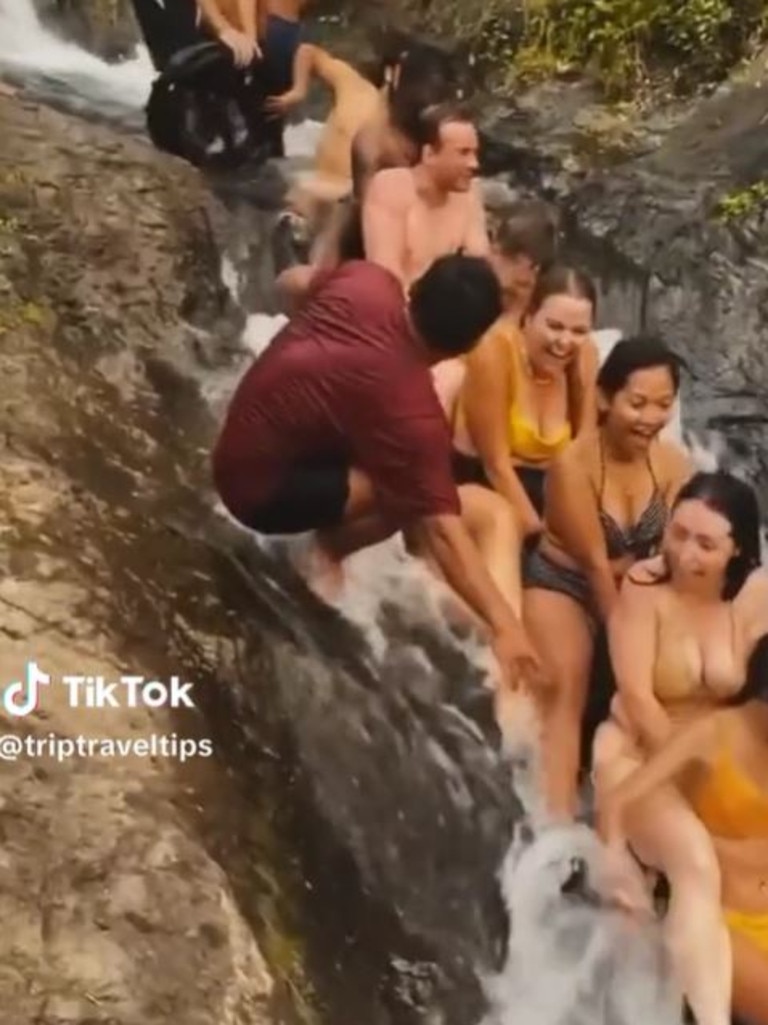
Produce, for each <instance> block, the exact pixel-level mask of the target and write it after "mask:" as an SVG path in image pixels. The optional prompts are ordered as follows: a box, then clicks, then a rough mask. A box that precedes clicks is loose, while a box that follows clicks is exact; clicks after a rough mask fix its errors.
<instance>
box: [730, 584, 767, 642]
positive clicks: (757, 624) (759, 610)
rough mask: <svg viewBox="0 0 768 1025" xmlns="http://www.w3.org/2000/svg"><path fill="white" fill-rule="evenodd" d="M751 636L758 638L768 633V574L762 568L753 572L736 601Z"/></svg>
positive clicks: (735, 604)
mask: <svg viewBox="0 0 768 1025" xmlns="http://www.w3.org/2000/svg"><path fill="white" fill-rule="evenodd" d="M734 607H736V608H738V609H739V610H740V613H741V615H742V616H743V617H744V619H745V620H746V623H747V630H748V632H749V634H750V635H752V636H753V637H755V638H757V637H760V636H762V635H763V634H764V633H768V573H766V571H765V570H764V569H763V568H762V567H761V568H760V569H755V570H753V571H752V572H751V573H750V574H749V576H748V577H747V579H746V581H745V582H744V585H743V587H742V588H741V590H740V591H739V593H738V594H737V595H736V598H735V599H734Z"/></svg>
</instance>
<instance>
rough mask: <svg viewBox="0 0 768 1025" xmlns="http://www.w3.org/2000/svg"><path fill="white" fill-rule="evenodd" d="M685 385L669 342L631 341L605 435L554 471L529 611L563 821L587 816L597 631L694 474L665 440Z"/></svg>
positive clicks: (612, 390)
mask: <svg viewBox="0 0 768 1025" xmlns="http://www.w3.org/2000/svg"><path fill="white" fill-rule="evenodd" d="M679 383H680V370H679V364H678V361H677V359H676V357H675V356H674V355H673V354H672V353H671V352H670V351H669V350H668V349H667V348H666V346H664V345H663V344H662V343H661V342H659V341H657V340H655V339H649V338H633V339H627V340H625V341H622V342H619V343H618V344H617V345H616V346H615V347H614V348H613V350H612V351H611V353H610V355H609V356H608V358H607V359H606V361H605V363H604V364H603V366H602V368H601V370H600V374H599V376H598V380H597V385H598V411H599V420H598V427H597V429H596V430H595V431H590V432H588V433H586V434H582V435H581V436H580V437H579V438H577V439H576V440H575V441H574V442H572V443H571V444H570V445H569V446H568V447H567V448H566V449H565V450H564V451H563V452H562V453H561V455H560V456H558V457H557V458H556V459H555V461H554V462H553V463H552V465H551V467H550V470H549V472H548V474H547V482H546V487H545V509H544V523H545V529H544V534H543V536H542V540H541V542H540V544H539V546H538V547H537V548H536V549H535V550H534V551H533V552H532V553H530V555H529V556H527V557H526V559H525V561H524V565H523V586H524V588H525V590H524V592H523V613H524V618H525V623H526V627H527V628H528V630H529V631H530V637H531V639H532V640H533V642H534V644H535V645H536V647H537V648H538V650H539V652H540V655H541V658H542V660H543V661H544V663H545V669H546V670H548V672H547V674H546V675H547V678H548V680H549V681H550V684H551V686H550V688H549V689H548V690H547V691H545V692H541V693H540V694H538V695H537V697H538V698H539V699H540V700H539V706H540V714H541V720H542V731H543V736H542V763H543V766H542V767H543V771H544V785H545V791H546V794H547V799H548V804H549V808H550V811H551V813H552V814H553V815H555V816H558V817H565V818H570V817H571V816H572V815H574V814H575V811H576V800H577V778H578V767H579V756H580V743H581V742H580V733H581V725H582V718H583V716H584V712H585V708H586V702H587V687H588V682H589V675H590V669H591V665H592V659H593V655H594V647H595V635H596V632H597V627H598V625H599V624H600V623H604V622H605V621H606V620H607V618H608V616H609V615H610V613H611V610H612V608H613V605H614V603H615V601H616V598H617V596H618V584H619V582H620V580H621V578H622V576H623V575H624V574H625V573H626V571H627V570H628V569H629V567H630V566H631V565H632V564H633V563H634V562H636V561H637V560H638V559H642V558H646V557H647V556H648V555H649V554H650V553H652V552H653V551H654V550H655V548H656V547H657V545H658V543H659V542H660V540H661V537H662V534H663V531H664V526H665V524H666V519H667V512H668V509H669V508H670V505H671V504H672V502H673V500H674V498H675V495H676V493H677V491H678V490H679V488H680V487H681V486H682V484H683V483H684V481H685V480H687V479H688V477H690V475H691V473H692V467H691V466H690V464H689V462H688V458H687V456H686V454H685V453H684V451H683V450H682V449H681V448H679V447H678V446H677V445H674V444H673V443H671V442H668V441H664V440H661V439H660V438H659V437H658V435H659V433H660V431H661V430H663V428H664V427H665V426H666V424H667V423H668V421H669V419H670V417H671V416H672V413H673V408H674V404H675V401H676V398H677V392H678V388H679ZM555 637H556V638H557V643H553V639H554V638H555Z"/></svg>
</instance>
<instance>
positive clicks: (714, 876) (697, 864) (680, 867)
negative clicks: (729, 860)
mask: <svg viewBox="0 0 768 1025" xmlns="http://www.w3.org/2000/svg"><path fill="white" fill-rule="evenodd" d="M667 875H668V876H669V882H670V886H671V888H672V892H673V895H674V891H675V889H678V890H679V889H680V888H684V889H687V890H688V891H690V892H695V895H696V896H697V897H699V898H700V899H701V898H708V899H710V900H713V901H715V902H717V904H718V906H719V902H720V867H719V865H718V863H717V857H716V855H715V850H714V847H713V845H712V841H711V840H710V839H709V837H708V836H702V837H701V838H698V839H696V840H694V839H693V838H691V839H690V840H689V841H688V842H687V843H686V844H685V857H684V858H683V859H681V861H680V864H676V865H672V866H667Z"/></svg>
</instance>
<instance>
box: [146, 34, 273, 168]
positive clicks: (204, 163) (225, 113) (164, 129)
mask: <svg viewBox="0 0 768 1025" xmlns="http://www.w3.org/2000/svg"><path fill="white" fill-rule="evenodd" d="M264 98H265V89H264V85H263V82H262V78H261V75H260V73H259V66H258V64H254V65H253V67H251V68H247V69H239V68H236V67H235V64H234V62H233V60H232V55H231V54H230V52H229V50H228V49H227V48H226V47H224V46H222V45H221V44H220V43H218V42H213V41H204V42H200V43H196V44H194V45H192V46H187V47H185V48H184V49H182V50H179V51H177V52H176V53H174V54H173V55H172V56H171V57H170V58H169V59H168V61H167V62H166V64H165V67H164V69H163V71H162V72H161V74H160V75H159V76H158V78H157V79H156V80H155V82H154V84H153V86H152V91H151V93H150V97H149V101H148V103H147V107H146V116H147V131H148V133H149V137H150V139H151V140H152V142H153V144H154V145H155V146H156V147H157V148H158V149H160V150H163V151H164V152H167V153H173V154H174V155H175V156H178V157H182V158H183V159H185V160H188V161H189V162H190V163H192V164H194V165H195V166H197V167H209V168H233V167H237V166H240V165H241V164H243V163H244V162H246V161H249V162H258V161H259V160H263V159H266V157H268V156H269V155H270V153H269V146H268V143H267V141H266V139H267V134H268V133H267V128H266V127H265V123H266V119H265V114H264V107H263V105H264Z"/></svg>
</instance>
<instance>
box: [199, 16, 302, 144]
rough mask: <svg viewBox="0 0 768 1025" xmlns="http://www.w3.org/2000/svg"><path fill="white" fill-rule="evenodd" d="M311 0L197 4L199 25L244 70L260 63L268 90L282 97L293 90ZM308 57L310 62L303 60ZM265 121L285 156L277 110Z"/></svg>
mask: <svg viewBox="0 0 768 1025" xmlns="http://www.w3.org/2000/svg"><path fill="white" fill-rule="evenodd" d="M306 2H307V0H197V3H198V11H199V17H200V21H201V22H202V24H203V25H205V26H206V27H207V28H208V29H209V30H210V31H211V32H212V33H213V34H214V35H215V36H216V38H217V39H219V40H220V41H221V42H222V43H223V44H224V45H225V46H226V47H228V48H229V50H231V52H232V56H233V58H234V61H235V64H236V65H237V66H238V67H241V68H246V67H248V66H249V65H251V64H252V63H253V62H254V61H257V60H258V61H259V62H260V74H261V75H262V76H263V80H264V89H265V91H266V92H267V93H269V94H273V95H282V94H284V93H285V92H286V91H288V90H289V89H291V87H292V86H293V82H294V74H295V70H296V68H297V66H300V65H301V61H302V59H303V58H302V54H301V51H302V49H303V46H304V45H306V44H303V43H302V24H301V16H302V13H303V10H304V8H305V7H306ZM304 59H308V58H304ZM272 114H273V117H272V119H270V120H268V121H267V122H266V123H265V132H266V133H267V134H268V136H269V139H270V142H271V144H272V146H273V152H274V155H275V156H284V149H283V142H282V135H283V127H284V121H283V119H282V118H281V117H280V116H279V111H276V110H274V109H273V110H272Z"/></svg>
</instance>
